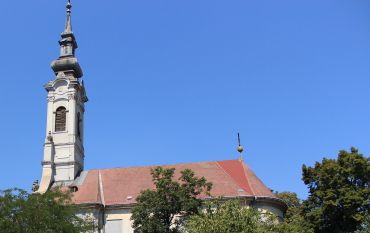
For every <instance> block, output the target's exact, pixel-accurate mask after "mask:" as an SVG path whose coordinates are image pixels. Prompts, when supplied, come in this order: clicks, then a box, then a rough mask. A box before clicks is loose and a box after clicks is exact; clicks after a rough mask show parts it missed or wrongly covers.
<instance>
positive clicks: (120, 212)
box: [105, 209, 134, 233]
mask: <svg viewBox="0 0 370 233" xmlns="http://www.w3.org/2000/svg"><path fill="white" fill-rule="evenodd" d="M130 218H131V210H129V209H116V210H106V211H105V219H106V221H108V220H122V233H134V230H133V228H132V221H131V219H130ZM105 233H110V232H105Z"/></svg>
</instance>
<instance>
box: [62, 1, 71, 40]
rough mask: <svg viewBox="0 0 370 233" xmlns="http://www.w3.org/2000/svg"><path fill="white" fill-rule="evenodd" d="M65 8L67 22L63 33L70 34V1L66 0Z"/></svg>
mask: <svg viewBox="0 0 370 233" xmlns="http://www.w3.org/2000/svg"><path fill="white" fill-rule="evenodd" d="M66 8H67V22H66V27H65V29H64V32H66V33H71V32H72V23H71V8H72V5H71V0H68V3H67V6H66Z"/></svg>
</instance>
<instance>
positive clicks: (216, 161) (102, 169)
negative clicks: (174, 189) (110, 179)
mask: <svg viewBox="0 0 370 233" xmlns="http://www.w3.org/2000/svg"><path fill="white" fill-rule="evenodd" d="M225 161H239V160H237V159H229V160H214V161H202V162H191V163H173V164H159V165H145V166H129V167H112V168H96V169H90V170H85V171H98V172H99V171H104V170H113V169H128V168H148V167H161V166H178V165H187V164H202V163H219V162H225Z"/></svg>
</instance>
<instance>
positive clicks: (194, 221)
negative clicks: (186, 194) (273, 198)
mask: <svg viewBox="0 0 370 233" xmlns="http://www.w3.org/2000/svg"><path fill="white" fill-rule="evenodd" d="M277 221H278V220H277V218H276V217H275V216H274V215H272V214H270V213H261V212H260V211H258V210H257V209H255V208H253V207H246V206H242V205H241V204H240V201H239V200H230V201H226V202H223V201H222V200H216V201H211V202H208V203H207V204H206V206H205V208H204V209H203V210H202V211H200V212H199V213H198V214H196V215H193V216H191V217H190V218H189V219H188V221H187V223H186V232H189V233H220V232H222V233H236V232H237V233H280V232H281V233H283V232H284V233H285V232H288V231H282V226H281V225H279V224H277ZM289 232H290V231H289ZM291 233H293V232H291Z"/></svg>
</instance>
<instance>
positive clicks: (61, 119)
mask: <svg viewBox="0 0 370 233" xmlns="http://www.w3.org/2000/svg"><path fill="white" fill-rule="evenodd" d="M66 123H67V117H66V108H65V107H59V108H58V109H57V111H56V113H55V132H60V131H66Z"/></svg>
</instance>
